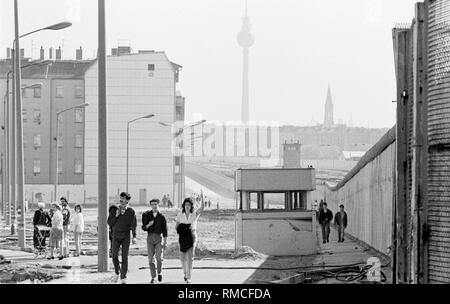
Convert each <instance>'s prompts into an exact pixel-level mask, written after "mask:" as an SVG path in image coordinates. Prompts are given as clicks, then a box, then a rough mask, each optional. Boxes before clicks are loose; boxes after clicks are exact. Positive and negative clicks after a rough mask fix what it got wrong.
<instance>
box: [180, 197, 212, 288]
mask: <svg viewBox="0 0 450 304" xmlns="http://www.w3.org/2000/svg"><path fill="white" fill-rule="evenodd" d="M181 208H182V211H181V212H180V213H179V214H178V215H177V217H176V225H175V229H176V231H177V233H178V235H179V243H180V260H181V265H182V267H183V272H184V281H185V282H186V283H190V282H191V276H192V268H193V262H194V253H195V246H196V245H197V221H198V218H199V217H200V215H201V213H202V212H203V210H204V208H205V201H204V199H203V195H202V196H201V206H200V208H198V209H194V202H193V200H192V198H189V197H188V198H185V199H184V201H183V204H182V206H181Z"/></svg>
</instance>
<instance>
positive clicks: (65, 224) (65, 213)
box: [59, 197, 70, 258]
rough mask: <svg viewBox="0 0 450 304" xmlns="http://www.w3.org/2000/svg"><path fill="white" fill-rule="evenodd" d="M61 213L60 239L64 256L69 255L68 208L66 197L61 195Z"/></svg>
mask: <svg viewBox="0 0 450 304" xmlns="http://www.w3.org/2000/svg"><path fill="white" fill-rule="evenodd" d="M59 201H60V202H61V206H62V208H61V213H62V215H63V240H62V250H63V255H64V257H65V258H68V257H69V234H68V232H69V225H70V208H69V203H68V201H67V198H65V197H61V198H60V200H59Z"/></svg>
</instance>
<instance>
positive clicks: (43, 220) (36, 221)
mask: <svg viewBox="0 0 450 304" xmlns="http://www.w3.org/2000/svg"><path fill="white" fill-rule="evenodd" d="M44 207H45V204H44V203H38V208H39V209H38V210H36V211H35V212H34V217H33V226H34V236H33V245H34V248H38V249H42V248H44V247H45V240H46V239H47V233H46V232H39V227H38V226H45V227H51V225H52V219H51V218H50V215H49V214H48V213H47V211H45V210H44ZM39 233H40V235H39ZM39 236H42V239H41V240H42V242H41V243H40V244H39Z"/></svg>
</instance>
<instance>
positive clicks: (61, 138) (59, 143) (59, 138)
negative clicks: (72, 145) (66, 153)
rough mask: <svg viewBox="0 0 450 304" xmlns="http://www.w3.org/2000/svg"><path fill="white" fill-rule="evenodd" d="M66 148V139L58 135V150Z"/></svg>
mask: <svg viewBox="0 0 450 304" xmlns="http://www.w3.org/2000/svg"><path fill="white" fill-rule="evenodd" d="M63 146H64V137H63V136H62V135H58V148H62V147H63Z"/></svg>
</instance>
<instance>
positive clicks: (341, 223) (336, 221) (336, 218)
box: [334, 211, 347, 228]
mask: <svg viewBox="0 0 450 304" xmlns="http://www.w3.org/2000/svg"><path fill="white" fill-rule="evenodd" d="M334 224H335V225H338V226H344V228H347V212H345V211H344V216H343V217H342V219H341V212H340V211H338V212H336V214H335V215H334Z"/></svg>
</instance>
